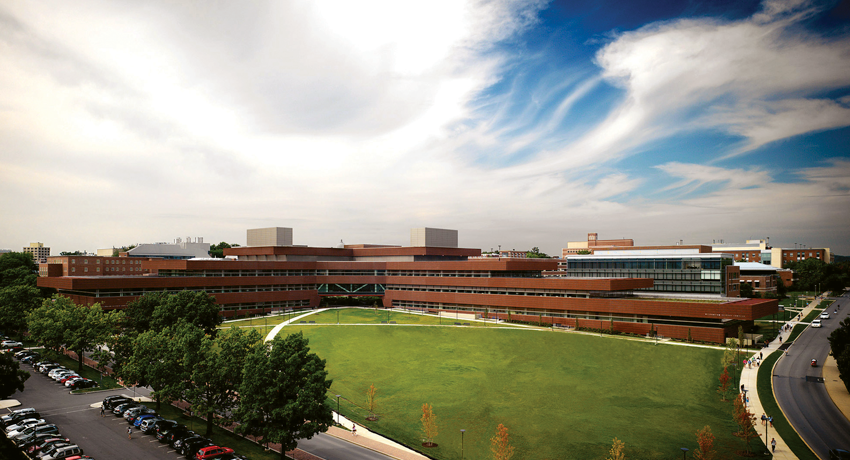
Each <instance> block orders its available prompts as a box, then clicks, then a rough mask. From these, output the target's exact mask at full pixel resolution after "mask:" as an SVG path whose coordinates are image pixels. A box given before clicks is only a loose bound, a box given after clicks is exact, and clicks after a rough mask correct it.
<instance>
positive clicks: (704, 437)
mask: <svg viewBox="0 0 850 460" xmlns="http://www.w3.org/2000/svg"><path fill="white" fill-rule="evenodd" d="M696 434H697V444H699V449H697V450H695V451H694V458H695V459H697V460H714V457H715V456H716V455H717V451H715V450H714V435H713V434H711V427H710V426H708V425H706V426H705V427H703V429H701V430H699V431H697V433H696Z"/></svg>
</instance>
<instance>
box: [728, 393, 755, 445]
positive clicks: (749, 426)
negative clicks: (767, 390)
mask: <svg viewBox="0 0 850 460" xmlns="http://www.w3.org/2000/svg"><path fill="white" fill-rule="evenodd" d="M734 418H735V423H737V424H738V431H736V432H735V433H733V434H734V435H735V436H737V437H739V438H741V439H743V440H744V441H746V442H747V453H749V452H750V440H751V439H753V438H755V437H756V436H758V433H756V430H755V422H756V416H755V415H754V414H753V413H752V412H750V411H749V409H747V405H746V404H745V403H744V394H743V393H741V394H740V396H738V397H736V398H735V409H734Z"/></svg>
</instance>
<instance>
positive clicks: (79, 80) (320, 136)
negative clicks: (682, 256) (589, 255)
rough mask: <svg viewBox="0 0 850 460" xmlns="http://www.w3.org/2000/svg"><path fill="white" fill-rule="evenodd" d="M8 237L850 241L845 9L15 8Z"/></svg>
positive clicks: (839, 248)
mask: <svg viewBox="0 0 850 460" xmlns="http://www.w3.org/2000/svg"><path fill="white" fill-rule="evenodd" d="M0 88H2V90H0V248H5V249H12V250H17V251H20V250H21V248H22V247H23V246H27V245H29V243H31V242H42V243H44V244H45V245H46V246H49V247H51V253H52V254H54V255H58V253H59V252H60V251H75V250H81V251H88V252H94V251H95V250H96V249H98V248H109V247H114V246H123V245H129V244H137V243H153V242H173V241H174V240H175V239H176V238H178V237H179V238H183V239H185V238H186V237H189V236H191V237H193V238H194V237H203V238H204V241H205V242H211V243H217V242H220V241H226V242H229V243H236V244H242V245H244V244H245V243H246V230H247V229H249V228H260V227H275V226H279V227H291V228H293V233H294V243H295V244H300V245H310V246H319V247H328V246H336V245H338V244H339V242H340V240H342V241H343V242H344V243H346V244H357V243H372V244H397V245H408V244H409V235H410V229H411V228H419V227H437V228H450V229H456V230H458V231H459V244H460V246H462V247H470V248H481V249H482V250H485V251H486V250H490V249H491V248H497V247H499V246H501V248H502V249H519V250H523V249H530V248H532V247H539V248H540V250H541V251H543V252H547V253H549V254H560V249H561V248H563V247H566V245H567V242H568V241H584V240H586V238H587V233H591V232H594V233H598V234H599V238H601V239H613V238H632V239H634V240H635V243H636V244H638V245H669V244H675V243H676V242H678V241H680V240H681V241H682V242H684V243H685V244H706V243H708V244H710V243H711V242H712V241H719V240H724V241H725V242H726V243H731V242H744V241H745V240H747V239H758V238H766V237H768V238H770V243H771V244H772V245H773V246H775V247H791V248H793V247H795V246H797V245H806V246H807V247H815V248H820V247H829V248H831V249H832V251H833V253H838V254H843V255H850V238H848V237H850V0H835V1H823V2H810V1H806V0H764V1H761V2H758V1H710V2H707V1H673V0H647V1H628V0H626V1H623V0H619V1H609V0H573V1H564V2H558V1H554V2H545V1H539V0H529V1H524V0H491V1H466V2H464V1H460V0H446V1H441V0H432V1H429V2H407V1H402V2H399V1H397V0H388V1H380V0H378V1H369V0H361V1H357V2H351V1H346V0H343V1H324V0H303V1H302V0H292V1H287V2H281V1H268V2H264V1H251V2H225V1H182V2H173V1H156V0H154V1H149V2H136V1H129V0H126V1H122V0H118V1H116V0H111V1H99V0H79V1H75V2H65V1H58V0H57V1H50V0H46V1H39V2H28V1H23V0H11V1H4V2H0Z"/></svg>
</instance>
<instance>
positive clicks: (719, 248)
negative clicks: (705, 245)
mask: <svg viewBox="0 0 850 460" xmlns="http://www.w3.org/2000/svg"><path fill="white" fill-rule="evenodd" d="M711 247H712V250H713V251H714V252H723V253H726V254H732V256H733V257H734V258H735V260H738V261H742V262H760V263H763V264H768V265H772V266H774V267H776V268H785V267H787V266H788V264H789V263H791V262H800V261H802V260H806V259H818V260H822V261H824V262H826V263H831V262H832V254H831V251H830V249H829V248H804V247H802V245H801V246H800V247H799V248H794V249H791V248H774V247H772V246H770V240H769V239H767V238H765V239H763V240H747V242H746V243H745V244H740V243H733V244H727V243H719V244H718V243H716V242H715V243H713V244H712V245H711Z"/></svg>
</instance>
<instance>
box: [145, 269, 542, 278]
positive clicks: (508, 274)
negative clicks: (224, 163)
mask: <svg viewBox="0 0 850 460" xmlns="http://www.w3.org/2000/svg"><path fill="white" fill-rule="evenodd" d="M159 276H164V277H222V276H419V277H440V278H541V277H542V274H541V272H540V271H528V270H521V271H480V270H469V271H462V270H175V269H164V270H160V271H159Z"/></svg>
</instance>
